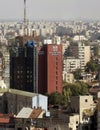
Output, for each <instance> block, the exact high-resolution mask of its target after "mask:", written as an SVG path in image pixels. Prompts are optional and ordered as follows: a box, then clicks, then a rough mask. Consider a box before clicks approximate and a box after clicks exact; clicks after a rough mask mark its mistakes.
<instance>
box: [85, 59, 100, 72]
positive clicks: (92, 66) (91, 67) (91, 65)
mask: <svg viewBox="0 0 100 130" xmlns="http://www.w3.org/2000/svg"><path fill="white" fill-rule="evenodd" d="M98 68H99V65H98V63H97V61H94V60H90V61H89V62H88V63H87V64H86V66H85V71H86V72H89V73H90V72H96V71H98Z"/></svg>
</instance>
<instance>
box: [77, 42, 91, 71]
mask: <svg viewBox="0 0 100 130" xmlns="http://www.w3.org/2000/svg"><path fill="white" fill-rule="evenodd" d="M78 51H79V52H78V58H79V59H80V66H81V69H82V70H84V68H85V66H86V64H87V62H89V61H90V58H91V54H90V46H85V45H84V43H80V42H79V43H78Z"/></svg>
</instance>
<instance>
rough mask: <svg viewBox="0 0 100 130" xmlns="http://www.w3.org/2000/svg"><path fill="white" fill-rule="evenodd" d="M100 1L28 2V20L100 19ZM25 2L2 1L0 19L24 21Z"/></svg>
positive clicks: (38, 0) (54, 0) (46, 0)
mask: <svg viewBox="0 0 100 130" xmlns="http://www.w3.org/2000/svg"><path fill="white" fill-rule="evenodd" d="M99 5H100V1H99V0H95V1H94V0H88V1H87V0H59V1H58V0H27V18H28V19H32V20H36V19H40V20H41V19H45V20H47V19H49V20H50V19H51V20H52V19H61V20H70V19H90V20H91V19H92V20H93V19H95V20H99V19H100V15H99V12H100V8H99ZM23 6H24V4H23V0H8V1H7V0H0V19H1V20H2V19H21V20H22V19H23Z"/></svg>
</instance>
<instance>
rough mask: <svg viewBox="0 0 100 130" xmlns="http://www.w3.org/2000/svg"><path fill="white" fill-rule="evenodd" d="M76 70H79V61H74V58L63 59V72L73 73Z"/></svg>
mask: <svg viewBox="0 0 100 130" xmlns="http://www.w3.org/2000/svg"><path fill="white" fill-rule="evenodd" d="M78 68H80V59H76V58H75V57H67V58H65V59H64V71H65V72H74V71H75V70H76V69H78Z"/></svg>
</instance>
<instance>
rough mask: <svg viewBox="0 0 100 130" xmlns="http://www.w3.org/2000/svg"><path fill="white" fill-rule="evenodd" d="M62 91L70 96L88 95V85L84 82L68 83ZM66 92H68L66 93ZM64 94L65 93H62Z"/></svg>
mask: <svg viewBox="0 0 100 130" xmlns="http://www.w3.org/2000/svg"><path fill="white" fill-rule="evenodd" d="M63 89H64V91H67V92H66V93H69V98H70V96H79V95H86V94H88V85H87V84H86V83H84V82H76V83H68V84H67V86H64V88H63ZM68 90H70V91H69V92H68ZM64 93H65V92H64Z"/></svg>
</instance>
